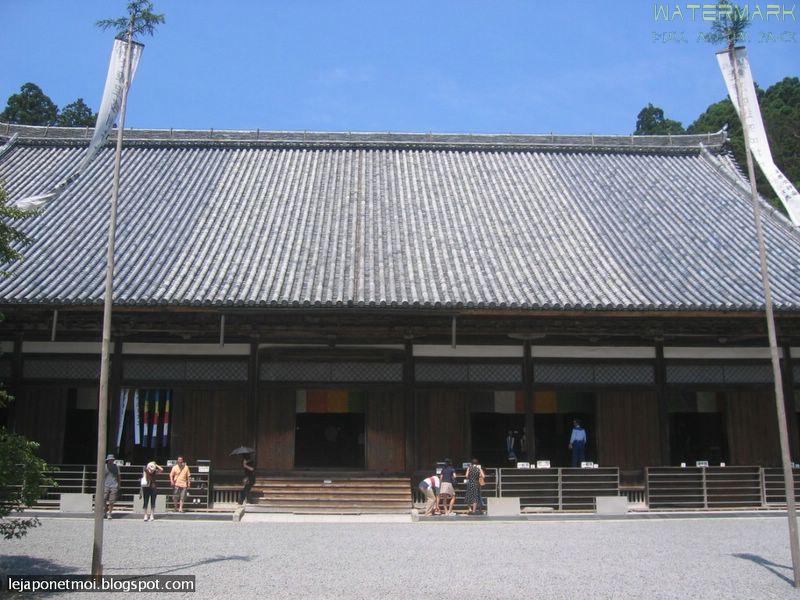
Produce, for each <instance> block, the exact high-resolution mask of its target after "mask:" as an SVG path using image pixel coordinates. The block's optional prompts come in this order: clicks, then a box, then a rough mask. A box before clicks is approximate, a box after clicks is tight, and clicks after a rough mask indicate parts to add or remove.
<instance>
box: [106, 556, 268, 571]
mask: <svg viewBox="0 0 800 600" xmlns="http://www.w3.org/2000/svg"><path fill="white" fill-rule="evenodd" d="M254 558H255V555H251V556H244V555H238V554H233V555H231V556H212V557H210V558H206V559H204V560H197V561H194V562H187V563H181V564H178V565H159V567H158V568H160V569H161V570H159V571H152V572H151V571H148V570H147V568H146V567H142V566H141V565H139V566H137V567H132V568H130V569H128V568H106V569H105V572H106V573H110V572H111V571H115V572H121V571H136V572H137V573H147V575H167V574H169V573H174V572H175V571H183V570H185V569H191V568H193V567H201V566H203V565H210V564H213V563H218V562H227V561H240V562H250V561H251V560H253V559H254Z"/></svg>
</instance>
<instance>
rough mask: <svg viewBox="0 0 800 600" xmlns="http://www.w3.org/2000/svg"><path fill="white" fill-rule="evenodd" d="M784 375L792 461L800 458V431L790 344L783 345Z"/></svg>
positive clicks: (784, 392)
mask: <svg viewBox="0 0 800 600" xmlns="http://www.w3.org/2000/svg"><path fill="white" fill-rule="evenodd" d="M781 367H782V369H781V371H782V373H781V374H782V376H783V398H784V403H785V406H786V425H787V429H788V430H789V450H790V453H791V455H792V462H796V461H797V460H798V458H800V433H799V432H798V426H797V410H796V409H795V406H794V385H795V381H794V369H793V366H792V348H791V345H790V344H784V345H783V360H782V361H781Z"/></svg>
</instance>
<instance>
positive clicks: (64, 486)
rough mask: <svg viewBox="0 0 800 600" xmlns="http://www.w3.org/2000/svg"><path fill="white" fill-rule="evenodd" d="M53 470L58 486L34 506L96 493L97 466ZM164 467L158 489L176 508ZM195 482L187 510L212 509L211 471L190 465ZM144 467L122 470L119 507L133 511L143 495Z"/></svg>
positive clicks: (49, 506) (50, 506)
mask: <svg viewBox="0 0 800 600" xmlns="http://www.w3.org/2000/svg"><path fill="white" fill-rule="evenodd" d="M52 467H53V469H52V470H51V471H48V472H47V475H48V476H49V477H50V478H51V479H53V481H55V483H56V485H55V486H51V487H48V488H45V489H44V490H42V496H41V498H40V499H39V500H38V501H37V502H36V503H35V504H33V505H32V506H31V508H39V509H58V507H59V504H60V499H61V494H94V491H95V481H96V476H95V469H96V467H95V466H94V465H52ZM170 468H171V467H164V472H163V473H159V474H157V475H156V488H157V489H158V494H159V495H162V494H163V495H165V496H166V497H167V506H168V507H169V508H172V487H171V486H170V484H169V469H170ZM189 468H190V469H191V473H192V483H191V486H190V488H189V493H188V495H187V498H186V502H185V504H184V508H185V509H186V510H192V509H194V510H205V509H208V508H209V500H210V468H209V472H204V473H200V472H199V469H198V468H197V466H194V465H190V466H189ZM143 470H144V466H143V465H129V466H121V467H119V471H120V487H119V493H118V496H117V502H116V504H115V506H116V507H118V508H120V509H132V508H133V499H134V497H136V496H138V495H139V490H140V486H139V482H140V480H141V478H142V471H143Z"/></svg>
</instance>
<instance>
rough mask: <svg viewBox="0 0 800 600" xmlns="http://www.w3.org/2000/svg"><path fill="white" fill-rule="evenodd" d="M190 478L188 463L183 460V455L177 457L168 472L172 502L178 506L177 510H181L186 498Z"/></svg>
mask: <svg viewBox="0 0 800 600" xmlns="http://www.w3.org/2000/svg"><path fill="white" fill-rule="evenodd" d="M191 480H192V478H191V475H190V473H189V465H187V464H186V463H185V462H184V461H183V457H182V456H179V457H178V463H177V464H176V465H174V466H173V467H172V470H171V471H170V472H169V483H170V485H171V486H172V504H173V506H174V505H177V506H178V512H183V501H184V500H186V492H187V490H188V489H189V483H190V482H191Z"/></svg>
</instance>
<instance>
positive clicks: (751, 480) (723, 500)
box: [646, 467, 800, 510]
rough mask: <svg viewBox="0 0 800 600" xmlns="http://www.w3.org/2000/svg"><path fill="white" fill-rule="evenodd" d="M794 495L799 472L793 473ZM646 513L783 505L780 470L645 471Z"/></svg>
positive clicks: (749, 468) (762, 468)
mask: <svg viewBox="0 0 800 600" xmlns="http://www.w3.org/2000/svg"><path fill="white" fill-rule="evenodd" d="M793 473H794V478H795V493H798V491H800V482H798V476H800V469H794V471H793ZM646 495H647V505H648V507H649V508H650V509H656V510H660V509H666V510H677V509H724V508H775V507H780V506H782V505H785V504H786V498H785V496H784V493H783V470H782V469H777V468H769V467H648V468H647V469H646Z"/></svg>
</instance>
